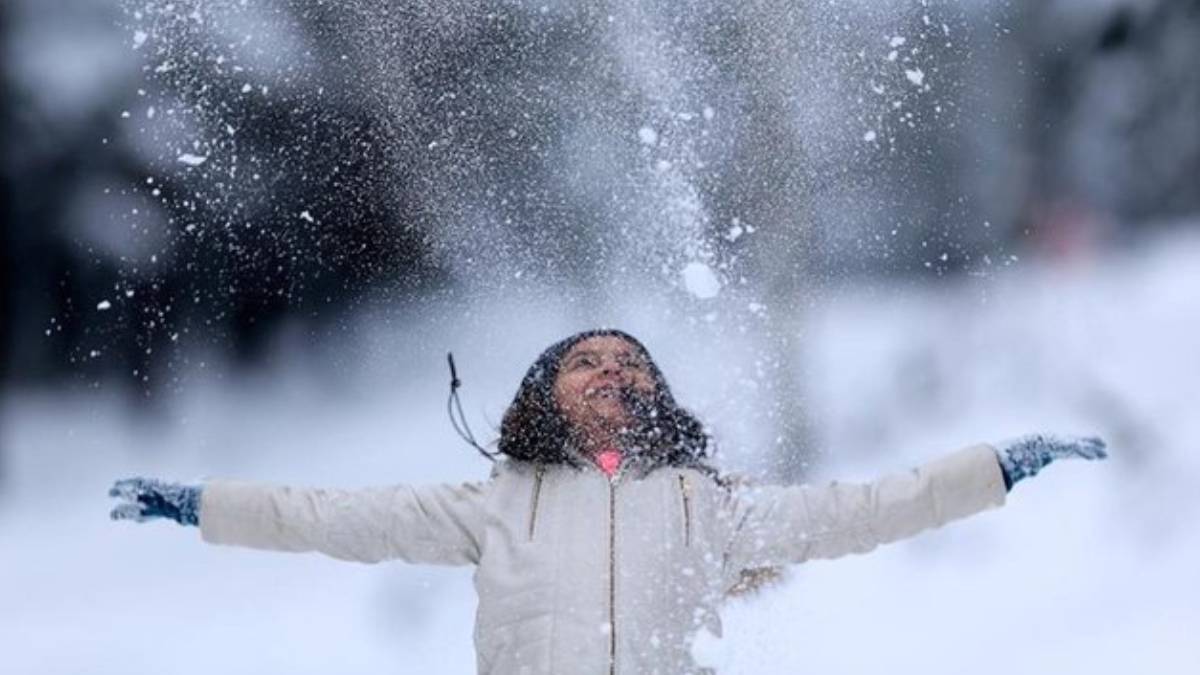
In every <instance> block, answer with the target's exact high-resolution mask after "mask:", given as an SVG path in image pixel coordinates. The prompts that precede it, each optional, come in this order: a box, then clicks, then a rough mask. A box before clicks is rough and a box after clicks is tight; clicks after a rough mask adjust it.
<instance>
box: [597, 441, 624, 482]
mask: <svg viewBox="0 0 1200 675" xmlns="http://www.w3.org/2000/svg"><path fill="white" fill-rule="evenodd" d="M596 464H597V465H598V466H599V467H600V470H601V471H603V472H604V475H605V476H608V477H609V478H612V476H613V474H615V473H616V472H617V467H619V466H621V451H620V450H618V449H616V448H608V449H607V450H601V451H600V452H598V453H596Z"/></svg>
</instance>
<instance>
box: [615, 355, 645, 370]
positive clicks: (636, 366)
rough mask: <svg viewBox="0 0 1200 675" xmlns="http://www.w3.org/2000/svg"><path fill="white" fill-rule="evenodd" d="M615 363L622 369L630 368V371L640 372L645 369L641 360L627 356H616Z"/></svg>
mask: <svg viewBox="0 0 1200 675" xmlns="http://www.w3.org/2000/svg"><path fill="white" fill-rule="evenodd" d="M617 363H619V364H621V366H622V367H623V368H630V369H632V370H642V369H644V368H645V367H646V364H645V363H644V362H643V361H642V360H641V359H639V358H638V357H636V356H632V355H629V354H622V355H621V356H618V357H617Z"/></svg>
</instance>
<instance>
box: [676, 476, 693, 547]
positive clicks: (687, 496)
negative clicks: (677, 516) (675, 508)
mask: <svg viewBox="0 0 1200 675" xmlns="http://www.w3.org/2000/svg"><path fill="white" fill-rule="evenodd" d="M679 495H680V496H681V497H682V498H683V545H684V546H691V545H692V499H691V497H692V495H691V487H689V486H688V482H687V478H686V477H684V475H683V474H679Z"/></svg>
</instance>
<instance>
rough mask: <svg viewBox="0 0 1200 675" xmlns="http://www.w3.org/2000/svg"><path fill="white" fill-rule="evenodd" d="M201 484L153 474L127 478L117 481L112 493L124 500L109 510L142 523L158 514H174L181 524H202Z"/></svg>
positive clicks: (120, 516)
mask: <svg viewBox="0 0 1200 675" xmlns="http://www.w3.org/2000/svg"><path fill="white" fill-rule="evenodd" d="M201 489H202V488H201V487H200V486H199V485H180V484H179V483H167V482H164V481H160V480H155V479H153V478H126V479H124V480H119V481H117V482H116V483H113V486H112V487H111V488H109V490H108V496H109V497H117V498H118V499H120V500H122V501H121V503H119V504H117V507H116V508H114V509H113V510H112V512H111V513H109V514H108V515H109V517H110V518H112V519H113V520H134V521H137V522H139V523H141V522H145V521H147V520H152V519H154V518H170V519H171V520H174V521H175V522H177V523H179V524H180V525H199V524H200V491H201Z"/></svg>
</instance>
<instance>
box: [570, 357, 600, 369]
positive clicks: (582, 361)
mask: <svg viewBox="0 0 1200 675" xmlns="http://www.w3.org/2000/svg"><path fill="white" fill-rule="evenodd" d="M597 363H599V361H598V360H597V359H596V357H595V356H593V355H591V354H580V355H579V356H576V357H575V359H574V361H573V362H572V363H571V368H595V367H596V364H597Z"/></svg>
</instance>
